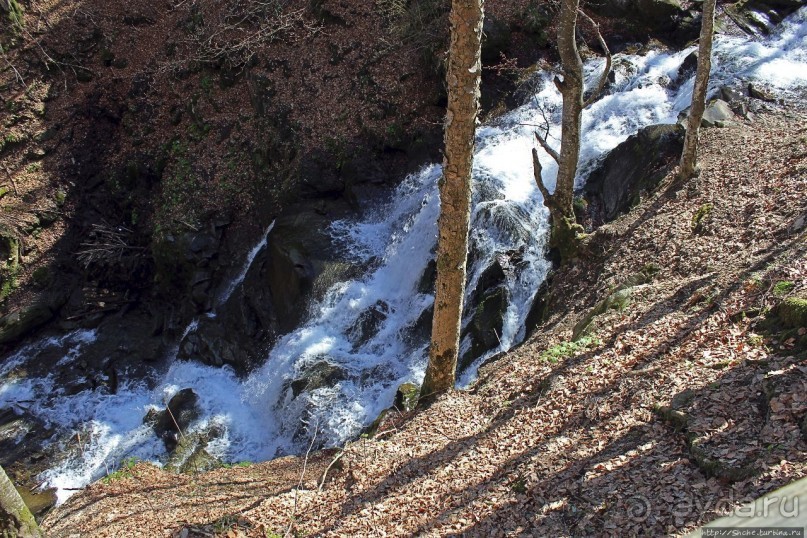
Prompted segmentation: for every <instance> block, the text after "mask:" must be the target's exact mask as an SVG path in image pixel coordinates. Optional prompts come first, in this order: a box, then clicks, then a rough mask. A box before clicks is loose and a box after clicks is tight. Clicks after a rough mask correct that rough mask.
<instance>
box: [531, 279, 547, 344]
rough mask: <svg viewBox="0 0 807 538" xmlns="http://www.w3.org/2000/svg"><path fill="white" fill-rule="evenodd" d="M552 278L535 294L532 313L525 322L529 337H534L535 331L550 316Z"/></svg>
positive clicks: (543, 283)
mask: <svg viewBox="0 0 807 538" xmlns="http://www.w3.org/2000/svg"><path fill="white" fill-rule="evenodd" d="M550 278H551V277H550ZM550 278H547V279H546V280H544V281H543V282H542V283H541V285H540V286H539V287H538V291H536V292H535V297H534V298H533V300H532V305H531V306H530V311H529V312H528V313H527V319H526V320H525V321H524V329H525V334H526V336H527V337H529V336H530V335H532V334H533V333H534V332H535V329H536V328H538V327H539V326H540V325H541V324H542V323H543V322H544V320H545V319H546V318H547V316H548V313H549V300H550V294H549V290H550V289H551V284H552V282H551V280H550Z"/></svg>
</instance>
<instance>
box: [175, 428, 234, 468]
mask: <svg viewBox="0 0 807 538" xmlns="http://www.w3.org/2000/svg"><path fill="white" fill-rule="evenodd" d="M223 434H224V429H223V428H221V427H220V426H212V427H210V428H208V429H206V430H204V431H202V432H195V433H192V434H188V435H183V436H182V437H180V439H179V442H178V443H177V446H176V448H174V451H173V452H172V453H171V456H170V457H169V458H168V461H167V462H166V464H165V469H166V470H167V471H172V472H176V473H203V472H205V471H209V470H211V469H215V468H216V467H219V466H220V465H221V461H220V460H219V459H218V458H217V457H215V456H213V455H211V454H210V452H208V451H207V446H208V444H209V443H210V441H213V440H214V439H217V438H219V437H221V436H222V435H223Z"/></svg>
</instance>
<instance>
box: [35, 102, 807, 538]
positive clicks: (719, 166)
mask: <svg viewBox="0 0 807 538" xmlns="http://www.w3.org/2000/svg"><path fill="white" fill-rule="evenodd" d="M805 120H807V113H805V111H804V110H802V109H798V108H797V107H795V106H792V107H789V109H779V110H778V111H777V112H776V113H770V112H768V113H764V114H761V115H758V116H757V118H756V120H755V121H754V122H753V123H750V122H745V123H742V124H736V125H732V126H730V127H727V128H724V129H710V130H707V131H706V132H705V133H704V136H703V150H702V163H701V164H702V167H703V172H702V174H701V176H700V177H699V178H698V179H697V180H696V181H693V182H690V183H687V184H684V185H681V184H676V183H675V182H674V177H675V176H674V172H673V173H671V174H669V175H668V176H667V177H666V178H664V179H663V180H662V182H661V184H660V186H659V188H658V189H656V190H655V191H654V192H653V193H652V194H651V195H649V196H648V197H647V198H646V199H644V200H642V201H641V203H640V204H639V205H637V206H635V207H634V208H633V209H632V210H631V211H630V212H629V213H628V214H627V215H625V216H623V217H621V218H619V219H618V220H616V221H614V222H613V223H611V224H608V225H605V226H603V227H601V228H599V229H598V230H597V231H596V233H595V234H594V236H593V239H592V242H591V246H590V256H589V257H587V258H586V259H585V260H581V262H580V263H579V264H576V265H574V266H572V267H569V268H566V269H563V270H562V271H560V272H559V273H557V274H556V276H555V278H554V281H553V285H552V287H551V289H550V293H551V295H550V299H549V302H550V305H551V307H550V310H551V311H552V312H553V314H552V315H551V317H549V319H548V320H546V321H545V322H544V324H543V325H542V326H541V327H540V328H539V330H538V331H537V332H536V334H535V335H534V336H533V337H531V338H530V339H529V340H528V341H527V342H526V343H525V344H524V345H522V346H521V347H519V348H518V349H517V350H515V351H513V352H511V353H509V354H507V355H506V356H504V357H502V358H501V359H500V360H498V361H497V362H494V363H491V364H489V365H488V366H486V367H484V368H483V369H482V370H481V372H480V379H479V380H478V381H477V382H476V383H475V384H474V385H473V386H472V388H471V389H470V390H468V391H456V392H453V393H451V394H448V395H446V396H445V397H444V398H442V399H440V400H439V401H438V402H436V403H435V404H434V405H433V406H432V407H430V408H429V409H427V410H425V411H422V412H419V413H414V414H407V413H395V417H396V418H395V419H390V420H387V421H385V422H383V423H382V424H381V426H380V428H379V433H377V434H376V436H375V438H372V439H368V438H362V439H360V440H358V441H356V442H354V443H351V444H349V445H348V446H347V447H346V448H345V450H344V453H343V454H342V455H341V456H340V457H339V458H338V460H336V464H335V465H333V466H331V469H330V472H329V474H328V479H329V480H327V481H325V485H324V486H323V487H322V488H321V489H320V488H319V487H318V485H317V483H316V478H313V479H306V480H300V479H299V475H297V474H293V476H292V477H289V478H288V479H287V480H286V483H285V485H284V486H283V487H281V488H280V489H281V490H285V491H284V492H281V493H279V494H275V493H274V492H273V491H263V490H262V489H261V487H260V485H261V483H262V482H263V481H264V480H266V478H265V477H266V476H267V474H271V473H273V472H274V471H273V469H275V467H274V466H276V465H279V464H278V463H276V462H268V463H265V464H259V465H255V466H252V467H246V468H241V469H237V470H235V469H233V470H226V471H221V470H220V471H215V472H213V473H208V474H201V475H197V476H196V477H194V478H193V479H187V478H176V479H172V478H171V477H170V475H166V474H165V473H163V472H161V471H157V470H154V469H152V468H150V467H136V468H135V469H134V471H133V474H134V475H135V478H123V479H121V480H118V481H114V482H112V483H109V484H103V483H97V484H94V485H92V486H90V487H88V488H87V489H86V490H85V491H83V492H81V493H79V494H77V495H76V496H75V497H73V498H71V499H70V500H69V501H68V502H67V503H66V504H64V505H63V506H61V507H59V508H57V509H56V510H55V511H54V512H52V513H51V514H50V515H49V516H48V517H47V519H46V521H45V528H46V529H48V530H49V532H50V533H51V534H52V535H54V536H68V535H71V534H74V533H79V532H81V533H86V534H87V535H92V536H120V535H127V536H137V535H144V536H146V535H147V536H156V535H169V534H172V533H173V534H174V535H175V536H194V535H200V534H199V533H201V532H211V533H215V532H221V533H223V532H225V531H227V530H231V531H232V532H233V533H236V532H239V533H241V535H249V536H259V535H261V534H260V533H264V532H275V533H281V534H282V533H284V532H286V531H287V530H289V531H290V532H293V533H298V534H305V535H332V536H345V535H352V536H371V535H376V534H378V535H389V534H392V535H410V534H413V533H414V534H423V535H428V536H446V535H456V534H459V533H467V534H468V535H480V536H500V535H506V534H508V535H509V534H525V535H536V536H544V535H552V534H559V535H570V534H571V535H615V536H624V535H630V534H636V533H646V534H651V535H660V534H679V533H683V532H686V531H687V530H690V529H692V528H694V527H695V526H697V525H698V524H701V523H704V522H706V521H709V520H711V519H714V518H716V517H717V516H718V515H720V514H722V513H724V512H726V511H728V510H731V509H732V508H734V507H736V506H737V505H738V504H740V503H741V502H742V501H744V500H746V499H747V498H748V497H753V496H757V495H759V494H761V493H764V492H766V491H770V490H772V489H774V488H776V487H778V486H781V485H782V484H784V483H787V482H788V481H790V480H793V479H795V478H799V477H802V476H805V474H807V458H806V457H805V448H807V446H806V445H805V426H806V425H805V413H807V401H805V396H804V395H805V394H807V391H806V390H805V388H807V387H806V386H805V375H804V374H805V368H807V366H806V365H805V358H807V355H805V353H807V351H806V350H807V342H806V341H805V340H806V337H805V327H804V321H803V320H799V319H796V318H794V317H789V316H788V315H786V314H785V312H786V310H785V309H784V308H783V307H782V306H781V304H782V303H785V302H789V303H797V302H798V299H797V298H799V297H800V298H802V300H803V299H804V298H805V294H807V276H806V275H807V250H805V248H806V247H805V238H806V237H807V236H806V235H805V234H806V233H807V230H806V229H805V216H806V215H807V200H805V198H804V192H805V191H806V190H807V153H805V137H807V130H806V129H805V127H804V125H805V124H806V123H805ZM615 291H616V292H617V293H614V292H615ZM603 300H606V301H607V302H606V303H605V304H607V306H609V307H611V308H596V307H597V305H598V304H600V303H601V302H602V301H603ZM592 309H596V311H598V312H601V313H600V315H598V316H595V317H593V321H592V322H591V323H590V324H588V327H587V328H586V330H585V331H583V328H582V326H581V325H580V322H581V320H583V319H586V318H588V317H589V316H588V314H589V313H590V312H591V311H592ZM799 324H801V325H799ZM575 326H577V331H575ZM574 332H578V333H580V332H583V333H585V334H584V336H582V337H581V338H579V339H578V340H577V341H576V342H572V334H573V333H574ZM404 419H408V420H404ZM319 458H320V459H319V460H318V461H322V458H323V456H319ZM325 459H326V460H327V459H328V458H327V457H326V458H325ZM304 461H305V459H304V458H301V459H300V460H298V463H297V468H298V469H299V468H300V467H301V466H302V464H303V463H304ZM318 465H322V464H321V463H319V464H318ZM326 467H327V466H326ZM323 473H324V471H323ZM223 482H229V484H227V485H226V486H225V484H224V483H223ZM211 484H217V487H224V488H225V489H223V490H221V489H218V490H216V493H214V494H206V493H205V489H206V487H209V486H210V485H211ZM224 498H226V499H228V502H227V503H226V504H225V503H222V502H221V499H224ZM225 516H226V517H225ZM213 523H215V524H213ZM206 524H210V525H209V526H207V527H204V526H203V525H206ZM183 529H184V530H183ZM138 533H140V534H138ZM236 535H238V534H236Z"/></svg>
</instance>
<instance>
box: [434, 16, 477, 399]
mask: <svg viewBox="0 0 807 538" xmlns="http://www.w3.org/2000/svg"><path fill="white" fill-rule="evenodd" d="M483 5H484V0H453V2H452V4H451V15H450V16H449V20H450V22H451V48H450V49H449V59H448V72H447V74H446V81H447V83H448V111H447V113H446V123H445V158H444V160H443V177H442V178H441V179H440V219H439V222H438V234H439V235H438V241H437V286H436V290H435V296H434V318H433V320H432V341H431V347H430V349H429V365H428V367H427V368H426V377H425V379H424V380H423V387H422V388H421V397H422V400H423V401H424V402H428V401H429V400H431V399H433V398H434V396H436V395H437V394H440V393H442V392H445V391H447V390H449V389H451V388H453V387H454V379H455V375H456V368H457V355H458V353H459V345H460V326H461V322H462V306H463V297H464V294H465V266H466V258H467V254H468V226H469V223H470V218H471V165H472V161H473V150H474V133H475V131H476V117H477V113H478V111H479V82H480V78H481V73H482V61H481V45H482V20H483V12H484V7H483Z"/></svg>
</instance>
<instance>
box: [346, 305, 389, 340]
mask: <svg viewBox="0 0 807 538" xmlns="http://www.w3.org/2000/svg"><path fill="white" fill-rule="evenodd" d="M389 313H390V309H389V305H388V304H387V303H386V302H384V301H381V300H379V301H377V302H376V303H375V304H374V305H373V306H371V307H370V308H368V309H367V310H365V311H364V312H362V313H361V314H359V318H358V319H357V320H356V324H355V325H354V326H353V328H352V330H351V331H350V335H349V336H350V340H351V342H353V346H354V348H355V349H358V348H359V347H361V346H362V345H364V344H366V343H367V342H368V341H369V340H370V339H371V338H373V337H374V336H375V335H376V334H378V331H379V330H380V329H381V325H382V324H383V323H384V320H386V319H387V317H388V316H389Z"/></svg>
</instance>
